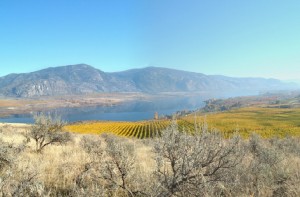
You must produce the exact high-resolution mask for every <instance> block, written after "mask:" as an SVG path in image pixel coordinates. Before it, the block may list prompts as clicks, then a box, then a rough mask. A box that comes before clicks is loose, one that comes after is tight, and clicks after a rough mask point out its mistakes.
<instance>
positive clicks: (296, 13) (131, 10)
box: [0, 0, 300, 79]
mask: <svg viewBox="0 0 300 197" xmlns="http://www.w3.org/2000/svg"><path fill="white" fill-rule="evenodd" d="M0 60H1V61H0V66H1V70H0V76H3V75H6V74H8V73H20V72H30V71H35V70H38V69H42V68H46V67H50V66H61V65H69V64H77V63H86V64H89V65H92V66H94V67H97V68H99V69H101V70H103V71H119V70H125V69H129V68H138V67H145V66H160V67H169V68H175V69H182V70H189V71H195V72H201V73H205V74H222V75H228V76H242V77H243V76H262V77H274V78H280V79H300V1H299V0H294V1H292V0H291V1H290V0H286V1H283V0H235V1H233V0H226V1H225V0H218V1H215V0H194V1H192V0H184V1H183V0H180V1H179V0H178V1H176V0H135V1H133V0H131V1H130V0H129V1H126V0H119V1H116V0H43V1H41V0H24V1H22V0H1V1H0Z"/></svg>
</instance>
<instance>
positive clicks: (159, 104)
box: [0, 92, 250, 123]
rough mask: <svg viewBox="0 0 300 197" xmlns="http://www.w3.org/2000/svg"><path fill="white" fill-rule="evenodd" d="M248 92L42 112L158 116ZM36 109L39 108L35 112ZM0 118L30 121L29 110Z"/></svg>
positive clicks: (80, 117)
mask: <svg viewBox="0 0 300 197" xmlns="http://www.w3.org/2000/svg"><path fill="white" fill-rule="evenodd" d="M240 95H250V94H249V93H248V94H245V93H228V92H227V93H223V94H220V93H217V94H209V95H208V94H205V95H203V94H200V95H198V94H194V95H187V96H184V95H178V96H168V97H159V98H156V99H153V100H135V101H131V102H126V103H121V104H118V105H114V106H93V107H79V108H58V109H54V110H49V111H46V112H44V113H46V114H52V115H53V114H57V115H59V116H60V117H61V118H62V119H63V120H64V121H67V122H76V121H88V120H111V121H140V120H150V119H153V118H154V114H155V112H157V113H158V115H159V116H163V115H172V114H174V113H175V112H177V111H183V110H196V109H199V108H201V107H203V106H204V102H203V101H204V100H207V99H208V98H228V97H232V96H240ZM37 113H40V112H37ZM0 122H8V123H33V122H34V120H33V114H16V115H12V116H10V117H7V118H0Z"/></svg>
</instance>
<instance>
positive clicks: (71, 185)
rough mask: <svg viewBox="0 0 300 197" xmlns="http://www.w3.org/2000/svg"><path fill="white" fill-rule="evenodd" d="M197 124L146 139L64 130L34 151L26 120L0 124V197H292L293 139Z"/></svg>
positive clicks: (298, 174) (296, 155)
mask: <svg viewBox="0 0 300 197" xmlns="http://www.w3.org/2000/svg"><path fill="white" fill-rule="evenodd" d="M202 129H203V130H202V132H201V133H202V134H200V133H199V134H195V135H189V134H186V133H182V132H178V128H177V126H176V125H174V124H172V125H171V127H169V128H167V129H166V130H164V131H163V132H162V134H161V137H157V138H152V139H147V140H139V139H136V138H123V137H121V138H120V137H117V136H110V135H107V134H102V135H101V136H99V135H95V134H77V133H72V134H71V141H69V142H67V143H66V144H64V145H60V144H54V145H50V146H47V147H46V148H45V149H43V151H42V152H36V151H35V142H34V140H33V139H31V138H30V139H28V137H27V136H28V133H30V130H31V126H30V125H23V124H1V125H0V140H1V144H0V164H1V165H0V196H245V197H246V196H299V194H300V190H299V184H300V170H299V169H300V168H299V166H300V145H299V138H283V139H278V138H277V139H276V138H274V139H269V140H264V139H262V138H260V137H258V136H250V138H249V139H248V140H241V139H239V138H232V139H224V138H223V137H222V135H219V134H218V133H214V132H208V133H206V130H205V128H202ZM203 132H204V133H203Z"/></svg>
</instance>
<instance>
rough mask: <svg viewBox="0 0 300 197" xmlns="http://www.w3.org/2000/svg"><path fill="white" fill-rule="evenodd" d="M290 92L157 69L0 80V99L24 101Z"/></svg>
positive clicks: (268, 83) (276, 85) (57, 72)
mask: <svg viewBox="0 0 300 197" xmlns="http://www.w3.org/2000/svg"><path fill="white" fill-rule="evenodd" d="M290 88H296V85H293V84H290V83H289V84H288V83H283V82H281V81H279V80H276V79H263V78H232V77H226V76H216V75H204V74H200V73H193V72H186V71H180V70H174V69H167V68H159V67H147V68H143V69H132V70H127V71H122V72H114V73H106V72H103V71H101V70H98V69H96V68H93V67H91V66H89V65H86V64H78V65H69V66H62V67H51V68H47V69H43V70H40V71H36V72H32V73H24V74H10V75H7V76H4V77H0V95H1V96H8V97H27V98H28V97H38V96H57V95H67V94H89V93H97V92H147V93H161V92H191V91H232V90H234V91H239V90H243V91H245V90H251V91H261V90H279V89H290Z"/></svg>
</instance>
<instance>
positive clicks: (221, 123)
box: [66, 108, 300, 139]
mask: <svg viewBox="0 0 300 197" xmlns="http://www.w3.org/2000/svg"><path fill="white" fill-rule="evenodd" d="M204 122H205V123H207V125H208V127H209V129H215V130H218V131H220V132H222V133H223V135H224V136H225V137H230V136H232V135H233V134H234V133H236V132H237V133H239V134H240V135H241V136H242V137H244V138H247V137H249V135H251V133H253V132H255V133H258V134H259V135H261V136H263V137H265V138H270V137H284V136H300V109H278V108H241V109H237V110H231V111H226V112H220V113H214V114H206V115H204V114H197V115H195V114H191V115H188V116H184V117H180V118H178V119H177V124H178V128H179V130H180V131H186V132H193V131H194V129H195V125H197V126H198V125H200V126H201V125H203V123H204ZM170 124H171V120H149V121H139V122H120V121H119V122H113V121H98V122H85V123H74V124H70V125H67V126H66V130H68V131H71V132H78V133H92V134H101V133H113V134H116V135H119V136H125V137H135V138H140V139H143V138H149V137H150V138H151V137H155V136H157V135H160V134H161V132H162V131H163V130H164V129H166V128H167V127H168V126H169V125H170Z"/></svg>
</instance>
